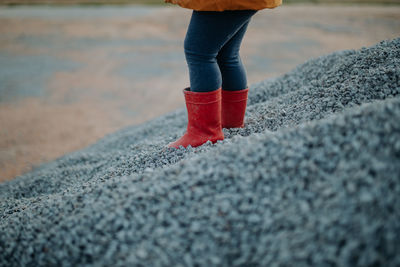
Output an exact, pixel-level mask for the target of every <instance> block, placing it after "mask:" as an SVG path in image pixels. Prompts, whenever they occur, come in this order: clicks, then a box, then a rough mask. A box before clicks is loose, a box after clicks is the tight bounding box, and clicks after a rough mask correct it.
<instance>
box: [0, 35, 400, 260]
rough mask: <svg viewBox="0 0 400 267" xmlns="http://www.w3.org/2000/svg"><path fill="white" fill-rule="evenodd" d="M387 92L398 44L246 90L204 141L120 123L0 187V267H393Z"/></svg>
mask: <svg viewBox="0 0 400 267" xmlns="http://www.w3.org/2000/svg"><path fill="white" fill-rule="evenodd" d="M399 95H400V38H399V39H395V40H391V41H383V42H381V43H379V44H377V45H375V46H373V47H370V48H363V49H361V50H358V51H353V50H351V51H342V52H337V53H334V54H331V55H327V56H323V57H320V58H317V59H312V60H309V61H308V62H306V63H305V64H303V65H301V66H298V67H297V68H296V69H294V70H293V71H291V72H290V73H287V74H286V75H283V76H282V77H279V78H277V79H274V80H266V81H264V82H262V83H259V84H255V85H253V86H252V87H251V91H250V95H249V105H248V109H247V114H246V127H245V128H244V129H232V130H227V129H224V133H225V137H226V139H225V140H224V141H220V142H218V143H217V144H210V143H208V144H205V145H203V146H201V147H198V148H188V149H179V150H175V149H165V148H164V146H165V145H166V144H167V143H169V142H170V141H172V140H175V139H176V138H178V137H179V136H180V135H181V134H182V133H183V132H184V131H185V127H186V123H187V121H186V113H185V110H184V109H183V108H182V109H179V110H176V111H174V112H171V113H169V114H166V115H164V116H162V117H160V118H157V119H155V120H152V121H149V122H147V123H144V124H142V125H139V126H134V127H129V128H125V129H123V130H121V131H119V132H117V133H114V134H111V135H109V136H107V137H105V138H104V139H102V140H100V141H99V142H98V143H96V144H95V145H93V146H90V147H88V148H86V149H83V150H81V151H77V152H75V153H72V154H69V155H66V156H63V157H61V158H59V159H57V160H56V161H53V162H50V163H47V164H43V165H42V166H40V167H38V168H37V169H35V170H34V171H32V172H30V173H28V174H26V175H23V176H20V177H18V178H17V179H15V180H13V181H10V182H7V183H4V184H1V185H0V216H1V221H0V266H39V265H58V266H81V265H93V266H400V253H399V252H400V237H399V236H400V180H399V179H400V123H399V121H400V97H399Z"/></svg>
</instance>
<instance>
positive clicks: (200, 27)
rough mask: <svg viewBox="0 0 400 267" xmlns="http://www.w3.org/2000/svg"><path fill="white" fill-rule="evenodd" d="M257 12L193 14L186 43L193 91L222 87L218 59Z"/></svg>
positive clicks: (196, 12)
mask: <svg viewBox="0 0 400 267" xmlns="http://www.w3.org/2000/svg"><path fill="white" fill-rule="evenodd" d="M255 12H256V11H250V10H239V11H223V12H216V11H193V13H192V17H191V20H190V23H189V27H188V31H187V34H186V37H185V42H184V50H185V57H186V61H187V64H188V68H189V76H190V87H191V91H194V92H209V91H214V90H217V89H218V88H220V87H221V86H222V77H221V70H220V66H219V65H218V62H217V55H218V54H219V52H220V50H221V49H222V48H223V47H224V45H226V44H227V43H228V42H229V40H230V39H231V38H233V37H234V36H236V34H237V33H238V31H239V30H240V29H242V28H243V26H244V25H245V24H246V23H248V21H249V19H250V18H251V16H252V15H254V13H255ZM244 31H245V30H244ZM243 34H244V32H243ZM236 38H237V37H236ZM235 43H236V42H235ZM239 45H240V44H239ZM226 50H227V51H228V49H226Z"/></svg>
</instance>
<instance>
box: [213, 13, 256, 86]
mask: <svg viewBox="0 0 400 267" xmlns="http://www.w3.org/2000/svg"><path fill="white" fill-rule="evenodd" d="M249 22H250V19H249V20H248V21H247V22H246V23H245V24H244V25H243V26H242V27H241V28H240V30H239V31H238V32H237V33H236V34H235V35H234V36H233V37H232V38H231V39H230V40H229V41H228V42H227V43H226V44H225V45H224V47H222V49H221V50H220V52H219V54H218V56H217V63H218V65H219V68H220V71H221V76H222V89H223V90H228V91H236V90H243V89H246V88H247V77H246V70H245V68H244V66H243V63H242V61H241V59H240V55H239V50H240V45H241V43H242V40H243V37H244V34H245V33H246V30H247V26H248V25H249Z"/></svg>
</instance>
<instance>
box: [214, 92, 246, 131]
mask: <svg viewBox="0 0 400 267" xmlns="http://www.w3.org/2000/svg"><path fill="white" fill-rule="evenodd" d="M248 92H249V88H246V89H243V90H239V91H227V90H222V104H221V105H222V107H221V109H222V111H221V120H222V128H243V127H244V115H245V112H246V106H247V95H248Z"/></svg>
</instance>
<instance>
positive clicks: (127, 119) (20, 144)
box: [0, 0, 400, 182]
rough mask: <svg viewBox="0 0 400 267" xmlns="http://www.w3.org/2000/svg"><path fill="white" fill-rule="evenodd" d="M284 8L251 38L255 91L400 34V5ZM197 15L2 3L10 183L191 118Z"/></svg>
mask: <svg viewBox="0 0 400 267" xmlns="http://www.w3.org/2000/svg"><path fill="white" fill-rule="evenodd" d="M283 1H284V4H283V6H281V7H278V8H276V9H272V10H262V11H260V12H258V13H257V14H256V15H255V16H254V17H253V20H252V22H251V24H250V26H249V29H248V32H247V35H246V37H245V39H244V41H243V44H242V50H241V55H242V59H243V62H244V64H245V65H246V69H247V74H248V80H249V85H251V84H253V83H256V82H259V81H262V80H264V79H267V78H274V77H277V76H279V75H282V74H284V73H285V72H288V71H290V70H291V69H293V68H294V67H295V66H296V65H298V64H301V63H303V62H305V61H306V60H308V59H310V58H313V57H318V56H321V55H323V54H327V53H330V52H333V51H337V50H343V49H358V48H361V47H363V46H370V45H373V44H375V43H377V42H379V41H381V40H384V39H393V38H395V37H398V36H399V33H400V0H382V1H381V0H375V1H374V0H353V1H346V0H342V1H336V0H318V1H296V0H290V1H289V0H283ZM191 12H192V11H191V10H186V9H182V8H180V7H177V6H173V5H170V4H165V3H164V1H163V0H146V1H135V0H82V1H80V0H47V1H46V0H12V1H7V0H0V182H1V181H6V180H10V179H12V178H14V177H16V176H17V175H20V174H23V173H24V172H27V171H29V170H31V169H32V168H33V167H34V166H37V165H38V164H40V163H43V162H46V161H50V160H53V159H55V158H57V157H59V156H62V155H64V154H65V153H68V152H71V151H75V150H78V149H81V148H84V147H86V146H88V145H90V144H92V143H94V142H96V141H97V140H98V139H99V138H102V137H104V136H105V135H107V134H110V133H112V132H115V131H116V130H118V129H120V128H122V127H125V126H128V125H135V124H139V123H142V122H145V121H147V120H149V119H151V118H154V117H157V116H159V115H161V114H164V113H166V112H169V111H172V110H174V109H176V108H179V107H183V105H184V99H183V94H182V89H183V88H184V87H187V86H188V85H189V78H188V71H187V68H186V62H185V57H184V54H183V40H184V37H185V33H186V29H187V26H188V22H189V20H190V16H191Z"/></svg>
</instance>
